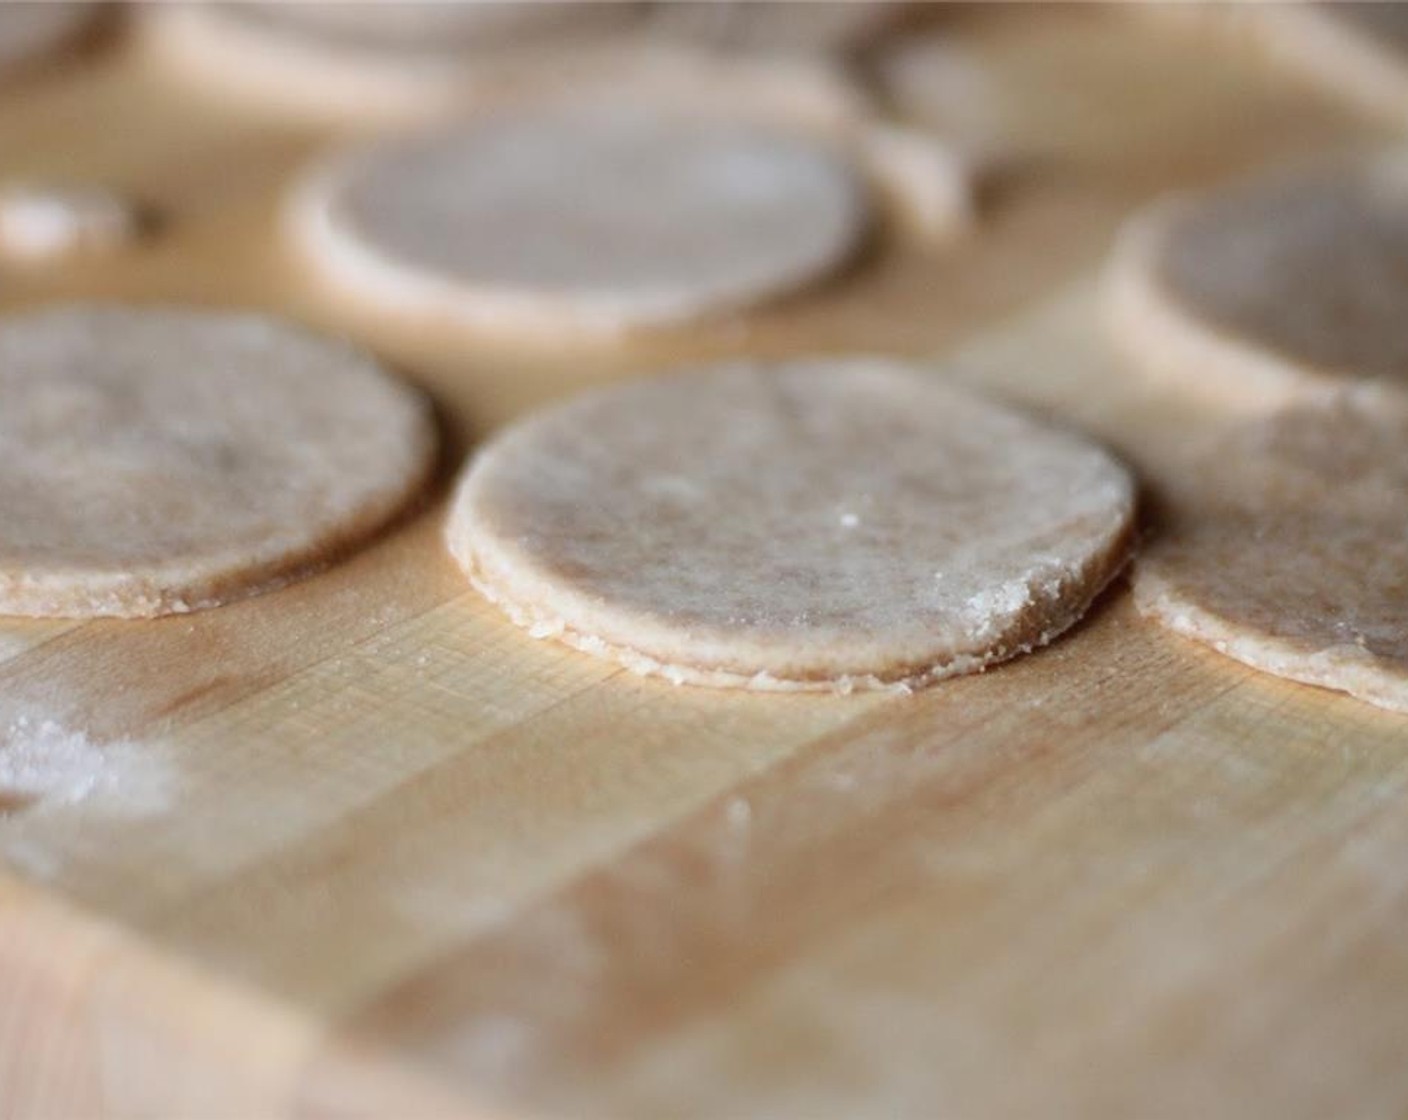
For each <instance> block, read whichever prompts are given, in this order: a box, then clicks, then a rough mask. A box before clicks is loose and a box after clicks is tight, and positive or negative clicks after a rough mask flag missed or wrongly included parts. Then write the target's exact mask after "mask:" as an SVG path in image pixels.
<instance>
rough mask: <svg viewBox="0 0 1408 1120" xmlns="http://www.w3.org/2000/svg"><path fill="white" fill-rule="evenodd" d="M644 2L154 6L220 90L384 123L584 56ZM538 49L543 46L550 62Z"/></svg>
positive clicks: (151, 18)
mask: <svg viewBox="0 0 1408 1120" xmlns="http://www.w3.org/2000/svg"><path fill="white" fill-rule="evenodd" d="M636 8H637V6H636V5H633V4H624V3H623V4H608V3H578V2H575V0H541V2H539V0H534V2H532V3H525V2H522V0H484V2H479V0H475V2H473V3H443V2H435V3H426V2H421V0H405V2H402V0H397V2H395V3H355V4H346V3H283V2H257V3H256V2H250V3H179V4H152V5H145V6H144V7H143V11H142V16H143V21H142V26H143V30H144V31H145V34H146V38H147V40H148V42H149V43H150V44H151V45H152V46H153V47H154V48H155V50H156V51H157V53H158V54H159V55H160V56H161V57H162V58H163V60H164V61H166V62H167V63H169V64H170V65H172V66H173V67H175V68H176V69H178V70H179V71H181V72H183V73H185V74H188V75H189V76H190V77H191V78H192V79H194V80H197V81H199V82H201V83H202V84H203V85H208V86H210V87H212V88H223V89H226V90H229V91H230V92H232V93H234V94H236V95H243V96H247V97H251V98H254V99H263V100H265V101H267V102H268V103H269V104H270V105H272V106H274V107H276V108H278V109H279V110H280V111H281V112H283V113H287V112H288V111H289V109H290V108H291V107H301V108H304V109H311V110H313V111H315V112H317V111H330V112H332V113H334V114H342V113H345V112H350V113H353V114H355V115H356V116H358V117H362V118H367V119H374V120H388V119H390V120H397V119H406V118H414V117H416V116H419V115H421V114H424V113H426V112H434V111H438V110H443V109H449V108H452V107H454V106H456V105H458V104H460V103H462V102H463V101H464V100H465V99H466V98H467V97H469V96H473V95H475V94H476V93H480V92H482V91H483V90H484V89H485V88H486V87H493V86H496V85H500V84H502V83H504V82H506V81H512V80H513V77H514V75H515V73H516V72H517V71H519V70H520V69H522V68H523V67H524V66H525V65H528V66H531V67H534V68H538V67H539V66H540V67H541V68H542V69H543V70H545V71H546V70H547V69H548V68H549V67H550V66H559V67H560V66H567V67H570V66H571V65H572V59H573V55H574V54H575V53H576V52H577V51H578V50H580V49H582V48H584V47H585V48H588V49H592V48H595V47H596V46H597V44H598V41H599V40H600V41H602V42H604V41H605V36H603V35H601V34H600V32H603V31H614V30H615V29H616V28H617V27H618V26H619V25H621V24H623V23H629V22H631V21H632V19H633V18H634V16H635V14H636ZM535 52H543V54H544V55H545V57H543V58H542V59H541V60H539V59H538V58H536V57H535Z"/></svg>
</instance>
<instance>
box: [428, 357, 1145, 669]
mask: <svg viewBox="0 0 1408 1120" xmlns="http://www.w3.org/2000/svg"><path fill="white" fill-rule="evenodd" d="M676 376H681V375H679V374H677V375H676ZM642 380H644V379H642ZM626 384H629V382H628V383H626ZM620 387H621V386H608V387H607V388H605V389H600V390H596V391H595V393H609V392H611V391H612V390H613V389H617V388H620ZM946 387H947V388H948V389H950V390H952V391H955V392H967V391H966V390H960V389H959V388H958V387H956V386H952V385H948V386H946ZM592 395H594V394H593V393H592V392H588V393H586V394H582V395H580V396H579V397H577V398H573V399H569V400H568V401H566V402H563V403H561V404H559V405H557V406H555V407H550V408H548V409H547V410H544V411H543V412H541V413H538V414H537V416H536V417H534V418H529V419H528V420H526V421H523V422H521V423H532V422H533V420H534V419H536V418H541V417H546V416H548V415H552V414H555V413H557V412H559V411H562V410H566V409H568V408H570V407H571V406H573V405H574V404H575V403H576V402H577V401H579V400H581V399H582V398H583V397H587V396H592ZM969 395H973V396H979V394H971V393H970V394H969ZM990 403H991V404H992V407H994V408H995V409H1002V408H1003V407H1004V406H1002V405H1000V404H997V403H996V402H990ZM1033 423H1035V422H1033ZM515 430H517V426H512V427H510V428H509V429H506V430H505V432H504V433H501V434H500V436H499V437H496V439H495V440H491V441H490V443H489V444H488V445H486V446H485V447H484V448H482V449H481V450H480V451H479V452H478V453H477V454H476V456H475V458H474V460H473V461H472V462H471V463H470V464H469V465H468V466H467V467H466V468H465V470H464V473H463V475H462V477H461V479H460V481H459V483H458V485H457V487H456V491H455V494H454V496H453V498H452V501H451V506H450V514H449V517H448V519H447V521H446V525H445V543H446V547H447V548H448V550H449V552H450V553H451V555H452V556H453V557H454V559H455V561H456V562H457V563H458V564H459V566H460V568H461V570H462V571H463V572H464V574H465V576H466V578H467V579H468V580H469V582H470V583H471V584H472V586H473V587H474V588H475V589H476V590H477V591H478V592H479V593H480V594H481V595H482V596H483V597H484V598H485V599H486V600H488V601H489V602H490V603H493V604H494V605H495V606H497V607H498V608H499V609H500V610H502V611H503V613H504V614H505V615H507V616H508V618H509V620H510V621H511V622H513V623H514V624H515V625H517V626H519V627H521V628H523V629H526V630H527V631H528V632H529V634H530V636H531V637H534V638H540V639H541V638H552V639H554V640H556V641H558V642H561V643H563V644H565V645H567V646H570V647H572V648H574V649H576V650H579V651H581V652H583V653H587V654H591V655H593V656H595V657H598V658H603V659H605V660H608V661H612V662H615V663H616V664H618V665H621V666H622V667H624V668H626V669H627V670H629V671H630V672H632V673H635V674H637V675H641V676H658V677H663V678H664V679H666V680H668V681H670V682H671V683H672V684H676V685H679V684H693V685H703V686H708V687H718V688H743V689H748V690H753V691H767V692H830V693H840V694H848V693H851V692H856V691H890V692H897V693H911V692H913V691H915V690H916V689H919V688H923V687H926V686H927V685H930V684H933V683H935V682H937V681H940V680H944V679H946V678H949V677H955V676H961V675H966V674H970V673H976V672H982V671H983V670H985V669H986V668H988V667H989V666H992V665H996V664H998V663H1001V662H1003V661H1007V660H1010V659H1012V658H1015V657H1018V656H1020V655H1022V654H1025V653H1029V652H1031V651H1033V650H1035V649H1038V648H1041V647H1042V646H1045V645H1047V644H1049V643H1050V642H1051V641H1053V640H1054V639H1055V638H1057V637H1059V636H1060V635H1061V634H1063V633H1064V632H1066V631H1067V630H1068V629H1070V628H1071V627H1072V626H1073V625H1075V623H1077V622H1078V621H1079V620H1080V619H1081V618H1082V617H1084V615H1085V614H1086V613H1087V612H1088V610H1089V608H1090V606H1091V605H1092V604H1093V603H1094V602H1095V600H1096V599H1097V598H1099V596H1100V595H1101V594H1102V593H1103V592H1104V591H1105V589H1106V588H1107V587H1108V586H1109V585H1110V584H1111V583H1112V582H1113V581H1114V580H1115V579H1116V578H1117V577H1118V576H1119V575H1120V574H1121V573H1122V572H1123V571H1124V569H1125V567H1126V566H1127V564H1128V562H1129V560H1130V559H1131V556H1132V552H1133V547H1134V542H1135V537H1136V521H1135V512H1136V511H1135V487H1134V481H1133V478H1132V476H1130V474H1129V472H1128V471H1127V469H1126V468H1125V467H1124V466H1123V465H1122V464H1121V463H1119V461H1118V460H1117V459H1115V458H1114V456H1113V455H1111V454H1110V453H1109V452H1108V451H1106V450H1105V449H1104V448H1103V447H1102V446H1100V445H1099V444H1097V443H1095V442H1094V441H1088V440H1085V439H1083V438H1082V437H1077V436H1072V438H1074V439H1079V440H1080V442H1082V443H1083V444H1084V445H1085V446H1086V447H1087V448H1088V449H1090V450H1092V451H1094V452H1096V453H1098V454H1099V455H1100V456H1102V457H1103V458H1104V459H1105V461H1106V462H1107V463H1108V465H1109V466H1110V468H1111V469H1112V471H1113V472H1117V473H1118V476H1119V477H1120V478H1121V480H1122V481H1123V484H1124V486H1125V490H1126V493H1125V501H1124V505H1123V508H1122V509H1120V510H1118V511H1116V512H1114V513H1113V514H1112V525H1111V529H1110V531H1109V532H1108V533H1107V534H1106V537H1105V540H1104V542H1103V546H1102V547H1100V548H1097V549H1094V550H1092V551H1091V552H1089V553H1088V554H1087V555H1086V556H1084V557H1082V558H1080V559H1079V560H1077V562H1076V563H1074V564H1067V565H1065V566H1063V568H1062V570H1061V571H1060V572H1059V573H1058V575H1057V577H1056V579H1055V580H1054V581H1052V580H1051V578H1050V573H1049V572H1047V573H1042V575H1043V576H1045V577H1046V578H1044V579H1042V580H1040V581H1038V580H1037V578H1036V576H1035V575H1033V576H1031V577H1030V578H1029V579H1028V580H1027V582H1026V584H1025V590H1026V592H1027V594H1026V596H1025V601H1024V602H1023V603H1022V604H1021V605H1020V607H1018V608H1017V609H1016V610H1013V611H1008V612H1007V614H1005V615H1003V616H1001V617H1000V618H999V619H998V622H997V625H996V626H995V627H990V628H989V629H988V630H987V631H986V632H985V633H984V634H983V636H982V637H981V638H970V647H969V648H966V649H962V650H957V651H954V652H953V653H952V654H951V655H949V656H944V657H937V658H927V657H926V658H924V659H922V660H919V661H915V660H909V661H899V660H896V661H895V663H894V664H891V665H886V666H881V665H871V666H866V667H860V666H855V665H843V664H840V663H837V662H833V663H832V664H831V665H829V666H817V665H811V666H807V667H805V668H803V669H801V670H800V671H799V670H798V669H797V667H796V665H795V660H796V658H795V655H786V654H784V655H778V654H777V652H776V651H775V650H772V649H769V648H767V647H765V646H762V645H756V644H755V645H754V646H753V648H752V649H751V650H748V649H747V645H748V643H747V641H746V640H745V641H743V642H740V643H738V646H736V647H735V650H734V653H735V660H734V662H733V663H732V664H729V663H724V659H719V658H714V661H715V663H713V664H705V663H699V662H696V663H691V662H690V659H689V657H688V650H687V648H686V649H681V643H680V641H679V634H678V631H675V630H673V629H672V628H671V627H670V626H669V625H668V624H660V623H657V622H656V621H655V620H653V619H651V618H650V617H649V615H648V613H643V612H641V611H633V610H631V609H630V608H626V609H623V610H620V611H615V612H613V611H612V610H610V608H607V609H606V610H605V611H604V612H603V611H602V610H601V609H600V608H599V607H598V605H597V604H594V603H592V602H591V596H590V595H588V594H586V593H584V592H581V591H579V590H577V589H574V588H571V587H565V586H564V585H562V584H561V583H559V582H557V581H555V580H554V579H553V577H552V576H551V575H550V574H548V573H545V572H544V571H542V569H541V568H540V567H539V566H538V565H537V564H536V562H535V561H534V560H533V559H532V558H531V557H528V556H527V555H525V554H524V553H523V552H522V551H521V550H520V549H518V548H517V547H516V546H515V545H514V543H513V542H512V541H508V540H506V539H505V538H504V537H503V536H502V534H499V533H497V532H495V531H494V530H493V529H492V527H486V526H482V525H481V524H480V523H479V520H478V519H477V518H476V516H475V510H474V508H473V502H472V500H471V492H472V488H473V487H474V485H475V483H476V477H477V475H476V468H477V467H479V466H480V465H481V464H482V463H483V462H484V460H485V457H486V456H489V455H492V453H493V450H494V447H495V445H496V443H497V442H498V440H499V439H502V438H503V436H504V435H507V434H509V433H512V432H513V431H515ZM1053 582H1054V586H1053ZM553 600H557V601H558V603H557V605H556V606H554V605H551V604H552V601H553ZM574 608H576V609H574ZM569 614H571V615H577V616H579V617H581V616H584V615H585V616H590V615H592V614H596V615H597V616H598V618H599V619H600V618H602V617H603V615H604V616H605V619H606V621H607V624H606V625H602V626H591V625H587V626H583V625H580V624H574V623H573V622H570V621H569V620H568V619H567V618H566V617H564V616H565V615H569ZM632 629H634V630H636V632H637V634H639V635H640V637H639V639H637V638H636V637H635V636H634V635H632V634H630V633H629V631H630V630H632ZM593 630H604V631H606V630H612V631H615V634H614V635H613V636H612V637H611V638H606V637H602V636H601V635H600V634H599V633H594V632H592V631H593ZM661 645H672V646H674V647H675V648H676V651H677V652H676V653H675V654H674V655H667V654H664V653H662V652H660V646H661ZM684 645H685V646H687V645H688V642H687V641H686V642H685V643H684ZM652 646H653V647H654V648H655V649H656V652H655V653H652V652H650V651H649V649H648V648H647V647H652ZM740 648H741V649H742V650H743V652H742V653H741V654H740V653H738V650H739V649H740ZM681 654H683V655H681ZM789 658H790V660H792V661H793V662H794V664H793V665H789V664H788V661H789ZM744 659H748V660H749V661H750V664H749V665H748V666H747V667H746V668H745V667H743V666H741V665H740V664H738V661H740V660H744ZM707 660H709V658H708V657H705V658H701V659H700V662H703V661H707ZM755 666H756V667H755Z"/></svg>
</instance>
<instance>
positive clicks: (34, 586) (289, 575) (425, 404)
mask: <svg viewBox="0 0 1408 1120" xmlns="http://www.w3.org/2000/svg"><path fill="white" fill-rule="evenodd" d="M407 392H410V393H414V394H415V397H416V398H417V399H418V400H419V401H420V405H419V410H420V416H419V419H418V421H417V422H416V430H415V442H416V445H415V447H413V448H412V449H411V451H410V454H409V456H408V458H409V459H410V461H411V462H413V463H414V468H413V469H411V470H409V471H407V472H406V474H405V476H404V478H402V479H399V480H397V482H396V484H395V485H391V486H388V487H386V488H384V489H382V490H380V491H378V492H377V493H376V494H375V495H374V498H373V500H372V501H369V502H368V503H367V504H366V505H365V507H363V508H361V509H359V510H358V513H357V516H356V517H351V518H346V519H344V520H342V521H339V522H336V523H333V524H329V526H328V527H327V529H326V531H325V532H323V533H322V534H320V535H318V536H315V537H311V538H309V539H308V540H307V541H305V542H303V544H302V545H300V546H299V547H297V548H295V549H293V550H291V551H287V552H275V553H274V554H272V555H266V556H260V557H259V558H257V559H256V560H255V561H253V562H252V563H251V564H249V565H248V566H246V567H243V568H241V567H224V566H221V565H219V564H218V563H216V564H214V565H212V566H211V567H209V569H208V570H201V568H200V566H199V565H196V566H195V568H194V570H193V571H191V572H189V573H188V574H186V575H184V576H181V575H178V574H174V573H162V572H160V571H155V572H154V571H150V570H149V571H146V572H141V571H138V572H132V573H101V574H98V577H97V579H96V580H94V581H91V582H99V583H102V584H103V585H104V586H103V587H102V589H101V590H93V589H91V583H90V588H85V587H84V576H83V573H81V572H78V573H73V574H72V575H68V576H64V577H59V578H55V577H52V576H51V577H41V578H34V577H27V576H25V575H24V574H23V573H16V572H13V571H6V570H4V569H0V617H4V616H7V615H8V616H10V617H17V618H73V619H93V618H125V619H151V618H160V617H163V616H166V615H175V614H190V613H192V612H194V611H201V610H208V609H210V608H212V607H221V606H226V605H228V604H230V603H235V602H239V601H240V600H242V599H251V598H254V597H255V596H258V595H263V594H267V593H268V592H271V591H277V590H280V589H281V588H284V587H287V586H288V585H290V584H293V583H297V582H298V581H300V580H303V579H307V578H308V577H310V576H313V575H316V574H318V573H319V572H321V571H324V570H326V569H327V568H329V567H331V566H332V565H333V564H335V563H337V562H338V561H339V560H341V559H342V558H344V557H345V556H347V555H348V554H350V553H352V552H353V551H355V550H356V549H357V548H358V547H359V546H361V545H362V544H365V543H367V542H368V541H370V540H371V538H373V537H374V536H375V535H376V534H377V532H378V531H379V530H381V529H383V528H385V527H387V526H389V525H391V524H393V523H394V522H395V521H396V520H397V519H398V518H399V517H400V516H402V515H404V514H405V513H406V512H407V511H408V510H409V509H410V508H411V507H412V505H413V504H414V503H415V501H416V500H417V498H418V497H419V496H420V495H421V494H422V493H423V491H424V490H425V488H426V487H427V485H428V484H429V482H430V480H431V478H432V477H433V475H434V472H435V468H436V464H437V461H438V459H439V436H438V433H437V430H436V426H435V421H434V415H433V411H432V407H431V405H430V402H429V400H428V399H427V398H425V397H424V396H423V394H421V393H420V392H419V391H418V390H414V389H411V388H410V387H407Z"/></svg>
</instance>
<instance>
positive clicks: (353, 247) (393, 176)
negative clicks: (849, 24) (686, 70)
mask: <svg viewBox="0 0 1408 1120" xmlns="http://www.w3.org/2000/svg"><path fill="white" fill-rule="evenodd" d="M291 217H292V223H293V227H294V232H295V236H297V237H299V238H300V239H301V240H302V241H303V242H304V243H305V244H306V245H307V247H308V249H309V251H310V252H311V254H312V255H313V257H314V259H315V260H316V261H317V262H319V263H320V264H321V265H322V267H323V268H324V270H325V271H326V272H327V273H328V275H329V276H330V277H331V278H332V279H334V280H335V281H339V282H341V283H342V284H343V285H344V286H345V287H346V288H347V289H348V290H350V291H354V292H360V293H361V294H363V295H364V296H365V297H367V298H368V299H370V300H374V301H376V302H377V303H378V304H379V305H382V306H386V305H390V306H395V307H400V308H402V309H403V310H407V311H411V312H420V313H427V314H432V315H439V316H444V317H447V318H451V319H457V320H464V321H467V322H471V323H476V324H480V325H485V326H492V327H510V328H520V329H534V330H536V329H549V330H551V329H553V328H559V327H566V328H586V329H601V330H618V329H623V328H627V327H632V326H642V325H648V324H658V323H667V322H675V321H683V320H689V319H695V318H699V317H702V316H706V315H708V314H710V313H713V312H718V311H723V310H726V309H734V308H739V307H743V306H747V305H750V304H754V303H757V302H760V301H763V300H765V299H767V298H768V297H771V296H774V295H777V294H780V293H783V292H786V291H789V290H792V289H796V288H800V287H802V286H804V285H806V284H808V283H809V282H812V281H814V280H816V279H818V278H819V277H821V276H823V275H825V274H826V273H828V272H830V271H831V270H833V269H834V268H836V267H837V266H838V265H839V264H841V263H842V262H844V261H845V260H846V259H847V258H848V257H849V255H850V254H851V252H852V251H853V250H854V249H855V248H856V247H857V245H858V243H859V241H860V239H861V235H862V234H863V233H864V232H865V230H866V228H867V223H868V218H869V211H868V204H867V200H866V197H865V194H864V190H863V188H862V187H861V185H860V183H859V182H858V180H857V177H856V176H855V175H854V174H853V173H852V171H851V170H850V168H849V167H848V166H847V164H846V162H845V160H844V159H843V158H842V157H840V156H839V155H836V154H834V153H832V152H831V151H830V150H829V149H827V148H826V147H825V146H823V145H821V144H819V143H815V142H812V141H809V140H806V139H804V138H802V137H800V136H787V135H781V134H777V133H772V132H768V131H765V130H759V129H757V128H754V127H750V126H746V125H742V124H739V123H737V122H724V121H712V120H705V119H692V118H688V117H685V116H681V115H675V114H670V113H656V112H653V111H650V110H637V109H630V108H626V107H623V106H614V105H597V106H592V107H589V108H584V109H580V110H574V109H571V108H565V107H557V108H540V109H533V110H529V109H525V110H519V111H516V112H505V113H501V114H496V115H493V116H488V117H485V118H483V119H480V120H477V121H473V122H470V123H468V124H463V125H460V126H457V127H456V128H454V129H453V130H450V131H441V132H435V133H430V134H425V135H420V136H416V137H411V138H402V139H395V140H390V141H385V142H383V143H381V144H378V145H375V146H373V147H371V148H368V149H365V150H363V151H361V152H358V153H354V154H353V155H352V156H350V157H343V158H342V159H340V160H338V161H336V162H335V163H334V164H333V165H332V166H331V167H330V168H325V169H320V170H319V171H318V172H317V173H315V174H314V175H313V176H312V177H311V178H310V179H309V180H308V181H307V182H306V183H305V184H304V185H303V187H302V189H301V190H300V191H299V192H298V193H297V195H296V196H295V199H294V203H293V213H292V216H291Z"/></svg>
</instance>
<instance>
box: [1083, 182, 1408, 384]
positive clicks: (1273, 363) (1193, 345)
mask: <svg viewBox="0 0 1408 1120" xmlns="http://www.w3.org/2000/svg"><path fill="white" fill-rule="evenodd" d="M1107 281H1108V283H1107V296H1108V301H1107V310H1108V312H1109V323H1110V327H1111V330H1112V333H1113V335H1114V337H1115V339H1116V341H1117V342H1118V343H1119V344H1120V345H1121V347H1122V348H1123V349H1124V350H1125V351H1126V352H1127V354H1128V355H1129V357H1130V359H1131V360H1132V361H1133V362H1135V363H1136V364H1137V365H1139V366H1141V367H1142V368H1144V369H1146V370H1148V371H1149V372H1151V373H1154V374H1156V375H1159V376H1163V377H1165V378H1168V379H1170V380H1173V381H1176V382H1178V383H1180V384H1183V385H1186V386H1191V387H1196V388H1199V389H1202V390H1205V391H1207V392H1209V393H1211V394H1213V395H1215V396H1216V397H1218V398H1219V399H1221V400H1222V401H1224V402H1226V403H1229V404H1235V405H1238V406H1242V407H1253V408H1260V407H1264V406H1266V405H1267V404H1276V405H1279V404H1285V403H1287V402H1288V401H1291V400H1294V399H1297V398H1304V397H1307V396H1310V397H1314V396H1323V395H1324V394H1326V393H1330V392H1333V391H1334V390H1335V388H1336V387H1337V386H1339V385H1342V384H1344V383H1345V382H1346V381H1349V380H1356V379H1365V378H1368V379H1387V380H1393V381H1403V380H1408V317H1406V316H1405V314H1404V308H1405V307H1408V160H1405V159H1403V158H1402V157H1396V156H1384V157H1378V158H1373V159H1364V160H1359V161H1354V162H1350V163H1344V164H1337V165H1334V166H1325V167H1317V168H1313V169H1308V170H1300V171H1296V172H1291V173H1284V172H1283V173H1279V174H1275V175H1270V176H1264V177H1259V178H1256V179H1253V180H1249V181H1246V182H1242V183H1237V184H1234V185H1232V186H1229V187H1224V188H1222V189H1220V190H1216V191H1212V192H1208V193H1205V194H1202V195H1197V196H1189V197H1179V198H1174V199H1170V200H1165V201H1161V202H1157V203H1155V204H1154V205H1153V206H1152V207H1150V208H1149V209H1147V210H1145V211H1143V212H1142V213H1140V214H1138V215H1136V216H1135V218H1134V219H1133V220H1132V221H1131V222H1130V223H1129V224H1127V225H1126V227H1125V229H1124V230H1123V231H1122V233H1121V234H1120V237H1119V240H1118V243H1117V244H1116V247H1115V250H1114V253H1113V255H1112V257H1111V262H1110V266H1109V270H1108V274H1107Z"/></svg>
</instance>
